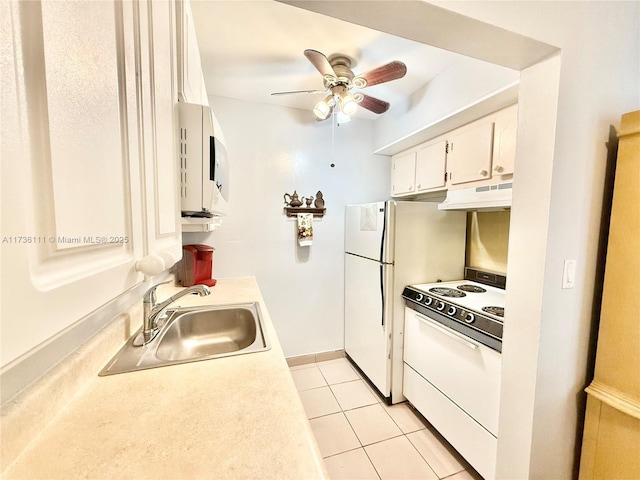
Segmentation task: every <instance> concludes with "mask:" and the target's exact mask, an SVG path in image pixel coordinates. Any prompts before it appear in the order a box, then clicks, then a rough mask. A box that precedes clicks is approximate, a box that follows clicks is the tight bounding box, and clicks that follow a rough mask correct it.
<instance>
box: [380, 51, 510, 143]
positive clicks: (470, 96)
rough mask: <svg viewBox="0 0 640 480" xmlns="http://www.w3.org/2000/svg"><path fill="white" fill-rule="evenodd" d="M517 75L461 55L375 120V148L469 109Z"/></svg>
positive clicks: (507, 83)
mask: <svg viewBox="0 0 640 480" xmlns="http://www.w3.org/2000/svg"><path fill="white" fill-rule="evenodd" d="M519 76H520V72H519V71H517V70H512V69H509V68H505V67H500V66H498V65H493V64H490V63H487V62H483V61H480V60H475V59H473V58H469V57H466V58H465V57H462V58H461V59H459V60H457V61H456V62H455V63H454V64H453V65H451V66H450V67H449V68H448V69H446V70H445V71H444V72H442V73H441V74H440V75H438V76H436V77H435V78H433V79H432V80H431V81H430V82H428V83H427V84H426V85H424V86H423V87H421V88H419V89H418V90H417V91H415V92H414V93H413V94H411V95H410V96H409V97H407V98H406V99H404V100H403V101H402V102H399V103H398V104H396V105H394V106H393V107H392V108H391V109H390V110H389V111H388V112H387V113H385V114H384V115H382V116H381V117H380V118H379V119H378V120H376V122H375V133H376V140H375V149H376V150H377V149H379V148H382V147H385V146H387V145H389V144H391V143H394V142H397V141H398V139H401V138H404V137H406V136H409V135H411V134H413V133H414V132H416V131H419V130H421V129H422V128H424V127H425V126H427V125H432V124H434V123H436V122H438V121H441V120H443V119H445V118H446V117H448V116H450V115H451V114H452V113H454V112H458V111H459V110H462V109H465V108H468V106H469V105H471V104H473V103H474V102H476V101H478V99H481V98H483V97H485V96H487V95H489V94H491V93H493V92H495V91H497V90H500V89H502V88H504V87H505V86H506V85H509V84H511V83H513V82H515V81H517V80H518V78H519ZM469 79H474V81H473V82H470V81H469Z"/></svg>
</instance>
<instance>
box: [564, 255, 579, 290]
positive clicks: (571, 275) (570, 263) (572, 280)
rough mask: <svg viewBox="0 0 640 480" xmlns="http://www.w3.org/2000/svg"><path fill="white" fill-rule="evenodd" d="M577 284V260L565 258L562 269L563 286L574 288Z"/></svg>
mask: <svg viewBox="0 0 640 480" xmlns="http://www.w3.org/2000/svg"><path fill="white" fill-rule="evenodd" d="M575 286H576V261H575V260H565V261H564V268H563V269H562V288H574V287H575Z"/></svg>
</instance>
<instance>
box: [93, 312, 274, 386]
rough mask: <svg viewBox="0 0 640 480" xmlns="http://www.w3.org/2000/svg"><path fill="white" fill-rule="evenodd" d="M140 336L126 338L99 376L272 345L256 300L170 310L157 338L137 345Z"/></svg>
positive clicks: (216, 356) (251, 351) (254, 350)
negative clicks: (127, 339) (122, 345)
mask: <svg viewBox="0 0 640 480" xmlns="http://www.w3.org/2000/svg"><path fill="white" fill-rule="evenodd" d="M137 336H138V334H136V335H133V336H132V337H131V338H130V339H129V341H127V343H126V344H125V345H124V347H122V348H121V349H120V351H119V352H118V353H117V354H116V355H115V356H114V357H113V358H112V359H111V360H110V361H109V363H107V365H106V366H105V367H104V368H103V369H102V371H101V372H100V373H99V375H100V376H105V375H113V374H116V373H124V372H133V371H136V370H144V369H147V368H155V367H163V366H166V365H175V364H178V363H187V362H195V361H200V360H209V359H213V358H220V357H228V356H231V355H241V354H245V353H254V352H262V351H264V350H268V349H269V348H271V346H270V344H269V341H268V339H267V336H266V334H265V332H264V325H263V322H262V315H261V313H260V307H259V306H258V304H257V303H256V302H253V303H242V304H233V305H219V306H207V307H186V308H177V309H174V310H169V311H168V312H167V317H166V320H165V321H164V322H162V324H161V327H160V333H159V334H158V335H157V336H156V338H155V339H153V340H152V341H151V342H150V343H148V344H146V345H142V346H136V344H139V342H135V339H136V337H137Z"/></svg>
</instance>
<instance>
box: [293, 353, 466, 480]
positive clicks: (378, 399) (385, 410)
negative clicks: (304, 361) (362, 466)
mask: <svg viewBox="0 0 640 480" xmlns="http://www.w3.org/2000/svg"><path fill="white" fill-rule="evenodd" d="M329 361H331V360H329ZM313 365H315V367H316V368H318V370H319V371H320V374H321V375H322V378H323V379H324V381H325V382H326V385H323V386H320V387H314V388H310V389H307V390H304V391H310V390H318V389H320V388H325V387H328V388H329V391H330V392H331V395H332V396H333V398H334V400H335V401H336V403H337V404H338V407H340V411H339V412H334V413H328V414H325V415H319V416H317V417H313V419H316V418H322V417H327V416H329V415H336V414H338V413H342V415H343V416H344V418H345V419H346V420H347V423H348V425H349V427H350V428H351V431H352V432H353V434H354V435H355V437H356V439H357V440H358V443H359V444H360V446H359V447H357V448H352V449H349V450H345V451H344V452H338V453H335V454H332V455H328V456H326V457H323V461H324V460H326V459H328V458H332V457H335V456H338V455H342V454H345V453H348V452H353V451H356V450H362V451H363V452H364V454H365V455H366V457H367V459H368V460H369V463H370V464H371V466H372V467H373V469H374V471H375V472H376V475H377V476H378V479H381V478H382V477H381V476H380V473H379V472H378V469H377V468H376V466H375V464H374V463H373V461H372V460H371V457H370V456H369V454H368V453H367V450H366V448H365V447H368V446H371V445H376V444H379V443H383V442H386V441H388V440H392V439H394V438H399V437H405V438H406V439H407V440H408V441H409V444H410V445H411V447H412V448H413V449H414V450H415V451H416V452H417V453H418V455H419V456H420V458H421V459H422V461H423V462H424V463H425V464H426V465H427V467H428V468H429V470H431V472H432V473H433V474H434V475H435V476H436V478H438V479H439V480H445V479H446V478H450V477H452V476H454V475H457V474H459V473H462V472H465V471H467V469H466V468H464V467H463V468H462V470H460V471H458V472H454V473H452V474H451V475H447V476H446V477H440V476H439V475H438V474H437V473H436V472H435V470H434V469H433V467H432V466H431V465H430V464H429V462H428V460H427V459H426V458H425V457H424V456H423V455H422V453H420V451H419V450H418V448H417V447H416V445H415V444H414V443H413V442H412V441H411V439H410V438H409V437H408V433H416V432H419V431H421V430H428V429H427V427H426V425H425V426H424V427H423V428H421V429H418V430H415V431H412V432H408V433H405V432H404V431H403V429H402V427H401V426H400V425H399V424H398V422H397V421H396V420H395V419H394V418H393V416H392V415H391V414H390V413H389V412H388V411H387V409H386V408H385V405H386V404H385V405H383V400H382V399H381V398H379V396H378V395H376V394H375V392H370V393H372V395H373V396H374V399H375V400H376V403H374V404H371V405H361V406H359V407H355V408H350V409H346V410H345V409H344V408H343V407H342V405H341V404H340V402H339V401H338V398H337V397H336V395H335V392H334V391H333V389H332V388H331V386H332V385H340V384H344V383H349V382H356V381H362V382H363V383H365V386H367V385H366V381H365V380H364V379H363V378H362V376H361V375H360V373H359V372H357V371H356V370H355V369H353V367H351V365H349V367H350V368H351V369H352V370H353V371H354V372H355V373H356V375H357V376H358V379H357V380H346V381H344V382H335V383H329V381H328V380H327V377H326V376H325V374H324V373H323V372H322V370H321V369H320V368H319V367H318V362H315V363H314V364H313ZM369 390H370V388H369ZM299 392H300V391H299ZM373 405H380V406H381V407H382V409H383V411H384V413H385V414H386V415H387V416H388V417H389V418H390V419H391V421H392V422H393V424H394V425H395V426H396V427H397V428H398V430H399V431H400V434H399V435H395V436H392V437H389V438H385V439H384V440H379V441H377V442H372V443H370V444H367V445H363V443H362V440H361V439H360V437H359V436H358V434H357V433H356V431H355V429H354V427H353V425H352V424H351V421H350V420H349V417H348V416H347V415H346V413H345V412H349V411H354V410H359V409H362V408H366V407H371V406H373ZM309 420H311V418H310V419H309Z"/></svg>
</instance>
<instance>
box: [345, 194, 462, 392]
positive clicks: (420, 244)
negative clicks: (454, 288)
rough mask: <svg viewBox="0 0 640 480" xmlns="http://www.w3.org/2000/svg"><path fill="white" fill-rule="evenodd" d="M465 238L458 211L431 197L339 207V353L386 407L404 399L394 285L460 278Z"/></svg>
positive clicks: (400, 307) (400, 318)
mask: <svg viewBox="0 0 640 480" xmlns="http://www.w3.org/2000/svg"><path fill="white" fill-rule="evenodd" d="M465 241H466V212H459V211H442V210H438V204H437V203H434V202H416V201H413V202H396V201H393V200H389V201H386V202H376V203H368V204H359V205H347V206H346V212H345V258H344V262H345V278H344V280H345V302H344V303H345V328H344V345H345V352H346V354H347V355H348V357H349V358H350V359H351V360H352V361H353V362H354V363H355V364H356V365H357V366H358V367H359V368H360V370H362V372H363V373H364V374H365V375H366V376H367V378H368V379H369V380H370V381H371V383H372V384H373V385H374V386H375V387H376V388H377V389H378V390H379V391H380V393H381V394H382V395H383V396H384V397H385V399H386V401H387V403H389V404H391V403H397V402H400V401H402V400H404V397H403V395H402V370H403V369H402V354H403V330H404V301H403V299H402V297H401V295H402V290H403V289H404V287H405V286H406V285H411V284H419V283H432V282H437V281H438V280H442V281H449V280H459V279H462V278H463V275H464V263H465Z"/></svg>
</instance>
